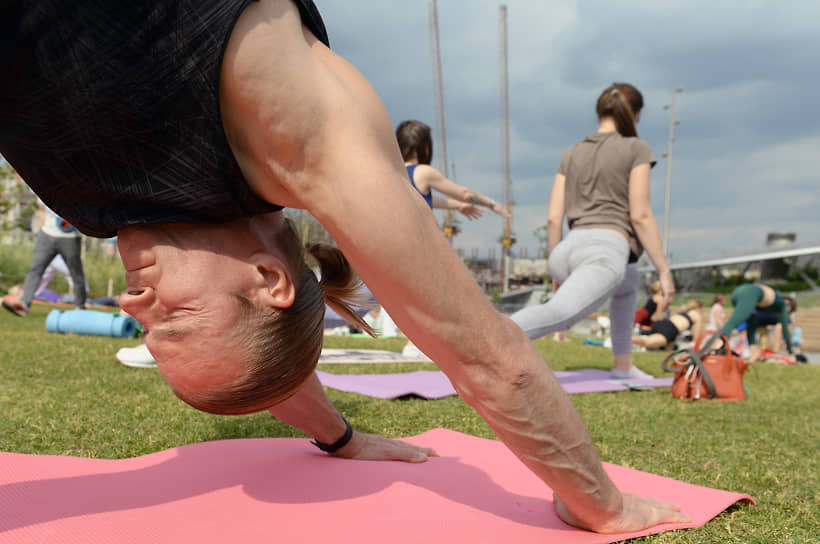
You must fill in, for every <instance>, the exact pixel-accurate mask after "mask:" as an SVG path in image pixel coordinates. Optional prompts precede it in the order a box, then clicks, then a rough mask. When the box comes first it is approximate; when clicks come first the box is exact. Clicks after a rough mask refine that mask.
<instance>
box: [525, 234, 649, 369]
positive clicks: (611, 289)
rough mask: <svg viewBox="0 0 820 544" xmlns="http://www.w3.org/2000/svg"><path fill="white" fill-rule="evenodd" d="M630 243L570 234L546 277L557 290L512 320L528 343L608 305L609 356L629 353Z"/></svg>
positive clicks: (633, 296) (634, 280) (634, 291)
mask: <svg viewBox="0 0 820 544" xmlns="http://www.w3.org/2000/svg"><path fill="white" fill-rule="evenodd" d="M628 260H629V244H627V242H626V240H625V239H624V238H623V237H622V236H620V235H619V234H617V233H615V232H612V231H609V230H604V229H575V230H571V231H570V232H569V234H568V235H567V237H566V238H565V239H564V240H562V241H561V242H560V243H559V244H558V245H557V246H555V249H554V250H553V252H552V253H551V254H550V257H549V262H548V263H547V264H548V266H549V272H550V275H551V276H552V278H553V279H554V280H556V281H557V282H558V283H560V284H561V285H560V288H559V289H558V291H556V292H555V293H554V294H553V296H552V298H550V299H549V300H548V301H547V302H546V303H544V304H539V305H537V306H530V307H527V308H524V309H523V310H520V311H518V312H516V313H514V314H513V315H512V316H511V317H512V320H513V321H515V322H516V323H517V324H518V325H519V326H520V327H521V328H522V329H524V332H526V333H527V336H529V337H530V338H531V339H535V338H540V337H542V336H544V335H547V334H549V333H551V332H556V331H562V330H566V329H568V328H570V327H571V326H572V325H574V324H575V323H577V322H579V321H581V320H582V319H584V318H585V317H586V316H588V315H589V314H591V313H592V312H594V311H595V310H597V309H598V308H600V307H601V305H602V304H603V303H604V302H605V301H606V299H608V298H610V297H611V300H610V303H609V317H610V323H611V324H610V330H611V334H612V352H613V353H614V354H615V355H621V354H624V353H630V352H631V351H632V322H633V320H634V317H635V302H636V301H637V298H638V270H637V268H636V267H635V265H630V264H627V263H628Z"/></svg>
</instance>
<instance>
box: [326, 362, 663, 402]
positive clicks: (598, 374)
mask: <svg viewBox="0 0 820 544" xmlns="http://www.w3.org/2000/svg"><path fill="white" fill-rule="evenodd" d="M316 375H317V376H319V380H320V381H321V382H322V384H324V385H325V386H327V387H332V388H333V389H338V390H339V391H347V392H348V393H359V394H361V395H367V396H370V397H376V398H380V399H395V398H398V397H404V396H407V395H415V396H417V397H421V398H424V399H440V398H444V397H450V396H453V395H455V394H456V390H455V389H454V388H453V385H452V384H451V383H450V380H449V379H448V378H447V376H446V375H445V374H444V373H443V372H441V371H440V370H418V371H415V372H401V373H396V374H330V373H327V372H322V371H321V370H317V371H316ZM555 377H556V378H558V382H559V383H560V384H561V385H562V386H563V388H564V390H565V391H566V392H567V393H568V394H570V395H572V394H576V393H602V392H609V391H627V390H629V389H647V388H654V387H669V386H670V385H672V378H655V379H652V380H638V379H627V380H613V379H611V378H610V377H609V372H607V371H605V370H598V369H594V368H585V369H583V370H567V371H559V372H555Z"/></svg>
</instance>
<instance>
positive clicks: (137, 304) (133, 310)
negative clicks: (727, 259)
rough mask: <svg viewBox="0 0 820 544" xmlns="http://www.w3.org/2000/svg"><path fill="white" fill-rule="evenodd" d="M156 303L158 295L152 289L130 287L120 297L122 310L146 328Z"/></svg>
mask: <svg viewBox="0 0 820 544" xmlns="http://www.w3.org/2000/svg"><path fill="white" fill-rule="evenodd" d="M155 303H156V293H155V292H154V290H153V289H151V288H150V287H140V288H136V287H129V288H128V289H126V290H125V292H124V293H123V294H122V295H120V308H122V310H123V311H124V312H125V313H127V314H129V315H131V316H133V317H134V318H135V319H136V320H137V321H139V322H141V323H142V324H143V325H146V326H147V323H146V321H150V317H151V309H152V307H153V306H154V305H155Z"/></svg>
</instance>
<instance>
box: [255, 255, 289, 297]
mask: <svg viewBox="0 0 820 544" xmlns="http://www.w3.org/2000/svg"><path fill="white" fill-rule="evenodd" d="M253 262H254V264H255V265H256V273H257V274H258V282H257V283H258V285H259V289H258V295H259V297H260V299H261V301H262V303H263V304H265V305H267V306H273V307H276V308H289V307H290V306H292V305H293V301H294V300H295V299H296V287H295V286H294V284H293V279H292V278H291V276H290V272H289V271H288V267H287V266H285V264H284V263H283V262H282V261H280V260H279V259H277V258H276V257H274V256H273V255H271V254H269V253H257V254H255V255H254V256H253Z"/></svg>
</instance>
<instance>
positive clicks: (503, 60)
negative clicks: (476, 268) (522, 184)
mask: <svg viewBox="0 0 820 544" xmlns="http://www.w3.org/2000/svg"><path fill="white" fill-rule="evenodd" d="M498 30H499V34H500V36H499V38H500V40H499V41H500V46H501V47H500V59H499V60H500V62H499V64H500V74H499V76H500V78H501V170H502V173H501V176H502V177H501V190H502V198H503V205H504V206H505V207H506V208H507V211H511V210H512V197H511V195H510V185H511V183H510V100H509V76H508V73H507V58H508V52H507V6H506V5H504V4H502V5H501V6H499V19H498ZM511 245H512V214H511V215H510V217H508V218H507V219H505V221H504V231H503V234H502V237H501V292H502V293H506V292H507V290H508V288H509V268H510V266H509V265H510V262H509V261H510V258H511V252H510V247H511Z"/></svg>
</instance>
